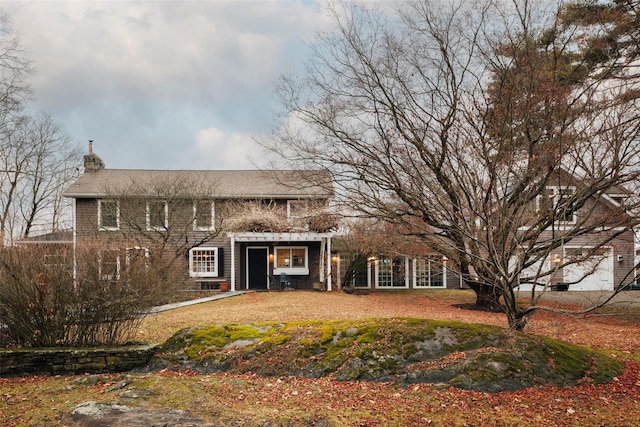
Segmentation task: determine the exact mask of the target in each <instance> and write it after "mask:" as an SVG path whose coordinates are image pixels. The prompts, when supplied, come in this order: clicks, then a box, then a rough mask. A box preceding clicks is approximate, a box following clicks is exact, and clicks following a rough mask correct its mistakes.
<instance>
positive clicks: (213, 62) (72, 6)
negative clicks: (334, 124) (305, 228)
mask: <svg viewBox="0 0 640 427" xmlns="http://www.w3.org/2000/svg"><path fill="white" fill-rule="evenodd" d="M323 1H324V0H311V1H308V0H287V1H275V0H273V1H271V0H269V1H237V0H228V1H226V0H225V1H220V0H217V1H133V0H126V1H10V2H3V3H2V5H1V6H0V8H1V9H2V10H4V11H5V12H7V13H8V14H9V15H10V17H11V18H12V19H13V22H14V28H15V30H16V31H17V32H18V33H19V35H20V37H21V39H22V42H23V44H24V47H25V48H26V49H27V50H28V52H29V55H30V56H31V58H33V60H34V65H35V66H36V68H37V70H38V71H37V73H36V74H35V75H34V76H33V78H32V80H31V81H32V84H33V88H34V95H35V97H36V104H35V105H34V109H35V110H39V109H44V110H46V111H47V112H49V113H50V114H51V115H52V116H53V117H54V118H55V119H56V120H59V121H60V124H61V125H62V126H64V127H65V128H66V129H67V131H68V132H69V134H70V136H71V138H72V139H73V140H75V141H77V142H78V143H80V144H82V146H84V144H86V140H88V139H94V140H95V141H96V146H97V147H108V152H107V153H105V152H103V154H101V155H104V156H105V157H108V158H109V163H108V166H109V167H113V168H116V167H134V168H135V167H145V168H184V167H192V164H193V162H194V160H193V153H194V152H195V151H196V149H198V150H200V145H198V146H197V145H196V141H195V138H194V135H198V141H199V142H200V140H201V139H202V140H203V141H210V140H212V138H213V133H215V132H213V133H211V132H209V133H208V132H207V130H210V129H218V130H220V131H221V132H224V135H225V138H227V139H230V140H233V141H236V144H235V146H233V145H229V144H228V142H224V141H222V139H218V141H219V142H218V143H219V144H220V147H221V149H222V151H223V152H224V155H223V156H219V155H215V153H213V151H214V149H213V148H212V147H211V146H210V145H208V144H206V143H203V144H204V146H205V148H206V150H205V149H204V148H203V150H204V151H203V152H202V153H203V155H205V154H206V155H207V156H209V157H204V158H205V159H207V164H198V165H194V166H193V167H199V168H213V167H215V168H231V167H251V166H252V165H251V164H250V162H247V161H246V156H245V153H244V152H241V151H239V152H238V153H236V152H235V151H234V150H247V151H249V152H253V153H255V151H256V148H255V144H254V143H253V142H252V141H251V137H250V135H251V134H261V133H267V132H268V131H269V129H271V128H272V126H273V121H272V116H273V110H274V108H275V103H274V99H273V95H272V91H273V82H274V81H275V80H276V79H277V77H278V76H279V75H280V74H281V73H283V72H287V71H289V70H291V69H300V68H301V64H302V62H303V61H304V60H306V59H307V58H306V56H305V55H307V54H308V49H307V48H306V46H305V44H304V42H305V41H310V40H312V38H313V35H314V33H315V32H316V31H318V30H321V29H322V28H323V27H324V26H325V25H326V24H327V17H326V15H325V14H324V13H323V12H322V9H323V7H324V6H323V3H322V2H323ZM203 129H204V130H205V131H201V130H203ZM248 147H253V148H248ZM105 151H106V150H105ZM103 158H104V157H103ZM227 161H228V162H230V163H229V164H226V163H224V162H227ZM201 163H202V162H201ZM240 165H246V166H240Z"/></svg>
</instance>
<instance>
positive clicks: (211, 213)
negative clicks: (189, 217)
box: [193, 200, 215, 231]
mask: <svg viewBox="0 0 640 427" xmlns="http://www.w3.org/2000/svg"><path fill="white" fill-rule="evenodd" d="M214 221H215V206H214V203H213V201H211V200H196V201H195V202H193V229H194V230H200V231H207V230H213V229H214V224H215V222H214Z"/></svg>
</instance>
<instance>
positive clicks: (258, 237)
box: [227, 232, 334, 243]
mask: <svg viewBox="0 0 640 427" xmlns="http://www.w3.org/2000/svg"><path fill="white" fill-rule="evenodd" d="M333 235H334V233H313V232H300V233H246V232H245V233H227V236H228V237H229V238H230V239H232V240H234V241H236V242H242V243H246V242H321V241H322V240H323V239H331V238H332V237H333Z"/></svg>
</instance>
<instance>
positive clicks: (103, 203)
mask: <svg viewBox="0 0 640 427" xmlns="http://www.w3.org/2000/svg"><path fill="white" fill-rule="evenodd" d="M98 229H99V230H105V231H113V230H119V229H120V201H119V200H98Z"/></svg>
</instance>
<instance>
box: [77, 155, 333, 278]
mask: <svg viewBox="0 0 640 427" xmlns="http://www.w3.org/2000/svg"><path fill="white" fill-rule="evenodd" d="M329 183H330V180H329V176H328V174H327V173H326V172H325V171H313V170H307V171H300V170H297V171H296V170H280V171H260V170H242V171H240V170H217V171H206V170H188V171H185V170H133V169H127V170H122V169H108V168H106V167H105V165H104V163H103V162H102V160H101V159H100V158H99V157H98V156H97V155H96V154H94V153H93V152H92V149H91V145H90V147H89V154H88V155H86V156H85V157H84V174H83V175H82V176H80V177H79V179H78V180H77V181H76V182H75V183H73V184H72V185H71V186H70V187H69V188H68V189H67V190H66V191H65V193H64V196H65V197H68V198H71V199H72V200H73V213H74V214H73V215H74V226H73V242H74V247H78V246H79V245H82V244H90V243H91V242H96V241H99V242H106V243H107V244H108V247H109V250H108V251H107V250H105V251H104V254H102V255H101V263H102V265H101V268H103V269H104V272H105V274H108V275H110V276H112V277H115V278H117V277H118V273H119V271H120V269H122V268H125V267H126V264H127V262H128V260H129V259H130V258H131V257H132V256H141V257H148V256H149V252H150V251H162V252H163V253H164V254H165V256H173V257H175V258H176V260H177V263H176V264H177V265H178V266H179V268H182V269H183V270H184V275H185V276H188V277H189V278H190V280H191V281H193V282H195V283H196V284H197V285H198V286H201V287H202V288H217V287H218V286H219V285H220V284H223V283H224V284H227V283H228V284H230V288H231V289H232V290H244V289H265V290H266V289H281V288H295V289H311V288H313V287H315V288H317V287H319V286H323V287H325V288H326V289H331V274H332V271H331V267H332V264H331V256H330V254H331V239H332V236H333V233H332V231H331V230H332V228H333V226H334V223H333V221H332V220H331V216H330V215H329V214H328V207H329V201H330V199H331V197H332V189H331V186H330V184H329Z"/></svg>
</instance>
